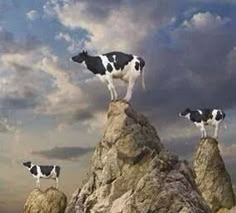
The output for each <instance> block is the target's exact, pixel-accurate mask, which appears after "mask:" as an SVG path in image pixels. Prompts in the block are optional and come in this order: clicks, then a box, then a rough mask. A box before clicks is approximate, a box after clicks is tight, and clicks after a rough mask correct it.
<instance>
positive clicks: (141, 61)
mask: <svg viewBox="0 0 236 213" xmlns="http://www.w3.org/2000/svg"><path fill="white" fill-rule="evenodd" d="M138 60H139V61H140V71H141V75H142V76H141V77H142V87H143V89H144V90H146V85H145V80H144V66H145V61H144V60H143V59H142V58H138Z"/></svg>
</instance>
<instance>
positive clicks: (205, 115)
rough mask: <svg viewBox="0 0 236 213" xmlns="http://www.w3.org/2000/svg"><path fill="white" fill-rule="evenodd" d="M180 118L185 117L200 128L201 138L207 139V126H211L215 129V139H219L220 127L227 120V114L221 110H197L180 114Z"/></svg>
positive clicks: (187, 110)
mask: <svg viewBox="0 0 236 213" xmlns="http://www.w3.org/2000/svg"><path fill="white" fill-rule="evenodd" d="M179 116H180V117H185V118H187V119H189V120H191V121H192V122H194V124H195V125H196V126H197V127H198V128H200V131H201V137H202V138H204V137H207V133H206V129H205V125H211V126H214V127H215V133H214V137H215V138H217V137H218V131H219V126H220V124H221V122H222V121H223V120H224V118H225V113H224V112H223V111H222V110H220V109H197V110H190V109H189V108H187V109H185V110H184V111H183V112H181V113H180V114H179Z"/></svg>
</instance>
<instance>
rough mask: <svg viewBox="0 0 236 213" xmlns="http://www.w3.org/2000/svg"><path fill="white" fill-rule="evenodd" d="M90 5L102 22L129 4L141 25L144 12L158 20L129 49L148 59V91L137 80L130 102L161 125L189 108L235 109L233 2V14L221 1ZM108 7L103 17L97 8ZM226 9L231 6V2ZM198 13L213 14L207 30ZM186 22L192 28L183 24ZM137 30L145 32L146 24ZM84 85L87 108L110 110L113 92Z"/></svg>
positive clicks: (93, 110)
mask: <svg viewBox="0 0 236 213" xmlns="http://www.w3.org/2000/svg"><path fill="white" fill-rule="evenodd" d="M87 4H88V7H87V10H88V12H92V10H93V9H92V8H96V11H97V13H96V12H94V16H96V18H98V19H99V18H100V19H101V20H102V19H103V18H104V17H105V16H108V15H109V13H110V12H111V11H112V10H119V9H120V6H121V5H126V6H127V7H130V8H131V6H132V10H131V13H133V14H134V16H133V17H134V19H136V22H137V23H138V22H139V18H140V14H142V16H145V17H147V20H151V21H152V22H153V23H155V24H156V28H155V29H153V30H152V31H150V32H149V34H148V36H147V37H146V38H145V39H144V40H143V41H142V42H140V43H139V44H138V45H137V48H136V49H133V50H130V52H134V53H136V54H138V55H140V56H142V57H143V58H144V59H145V61H146V66H145V81H146V86H147V91H145V92H143V91H142V90H141V89H140V84H139V82H138V83H137V85H136V89H135V92H134V96H133V99H132V103H133V104H134V106H135V107H137V110H140V111H143V112H144V113H145V114H146V115H148V116H149V117H151V118H152V119H153V120H155V121H158V124H159V126H160V127H161V128H165V127H166V126H168V125H169V124H170V123H172V122H178V121H179V117H178V113H179V112H180V111H182V110H183V109H185V108H186V107H190V108H199V107H200V108H202V107H213V108H223V109H224V110H227V109H231V108H234V107H235V105H236V93H234V92H232V91H235V89H236V84H235V80H236V72H235V70H236V63H235V60H236V53H235V52H236V51H233V49H234V47H235V46H236V17H235V16H234V15H233V14H234V13H233V11H235V13H236V6H233V5H230V11H231V13H230V14H227V13H224V11H223V10H220V5H222V4H220V5H218V7H217V4H216V2H214V4H213V3H212V4H211V2H208V3H204V2H201V1H185V0H182V1H178V3H176V2H175V1H137V2H136V3H135V5H134V4H132V3H131V1H117V2H115V1H109V2H108V3H107V4H106V5H105V6H104V5H103V4H100V3H96V2H94V1H93V2H92V1H88V3H87ZM204 7H205V9H203V8H204ZM104 8H106V12H105V15H104V14H102V12H101V13H100V12H99V11H103V9H104ZM147 8H155V9H153V10H148V9H147ZM206 8H207V9H206ZM224 8H229V5H227V2H226V3H225V5H224ZM209 11H210V12H209ZM218 13H219V14H218ZM197 14H200V15H203V16H204V15H206V16H207V18H209V20H208V21H209V23H208V24H209V25H208V26H207V27H206V28H204V26H203V28H201V27H202V26H201V25H200V26H194V24H195V23H194V22H193V23H191V21H192V19H193V16H194V15H197ZM171 19H173V20H172V22H170V20H171ZM185 21H186V22H188V23H189V24H190V26H188V27H186V26H183V23H184V22H185ZM194 21H196V20H194ZM147 24H149V23H147ZM191 24H192V25H193V26H191ZM124 26H125V23H124ZM111 30H112V28H111ZM137 30H142V26H141V25H140V28H139V29H137ZM92 33H93V32H92ZM127 36H130V35H127ZM134 41H135V38H134ZM98 52H99V50H98ZM80 86H81V88H82V89H83V91H86V92H87V93H88V94H89V96H90V99H89V101H90V102H91V105H90V106H89V107H88V109H87V110H88V112H96V111H104V110H106V108H107V102H108V101H109V94H108V92H107V90H106V88H105V86H104V85H102V84H100V82H96V83H94V84H87V85H85V86H83V85H80ZM98 87H99V90H98V89H97V88H98ZM124 88H125V87H124ZM94 91H96V92H94ZM122 92H124V90H122ZM120 94H121V93H120ZM122 96H123V95H122ZM122 96H121V97H122ZM89 119H90V118H89ZM75 120H76V117H75Z"/></svg>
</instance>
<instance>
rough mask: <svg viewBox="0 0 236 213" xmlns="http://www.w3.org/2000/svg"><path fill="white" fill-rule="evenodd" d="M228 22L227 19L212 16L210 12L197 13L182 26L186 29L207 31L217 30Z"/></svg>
mask: <svg viewBox="0 0 236 213" xmlns="http://www.w3.org/2000/svg"><path fill="white" fill-rule="evenodd" d="M229 21H230V19H229V18H224V17H221V16H219V15H214V14H212V13H210V12H204V13H203V12H199V13H196V14H194V15H193V17H192V18H191V19H190V20H185V21H184V22H183V24H182V25H183V27H186V28H188V29H193V30H200V31H209V30H213V29H217V28H218V27H220V26H222V25H224V24H226V23H227V22H229Z"/></svg>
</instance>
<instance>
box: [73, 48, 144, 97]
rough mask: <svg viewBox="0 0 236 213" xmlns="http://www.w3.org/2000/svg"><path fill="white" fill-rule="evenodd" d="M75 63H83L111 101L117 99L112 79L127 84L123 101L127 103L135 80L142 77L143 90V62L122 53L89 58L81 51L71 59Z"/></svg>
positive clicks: (140, 59)
mask: <svg viewBox="0 0 236 213" xmlns="http://www.w3.org/2000/svg"><path fill="white" fill-rule="evenodd" d="M71 60H72V61H74V62H77V63H84V64H85V66H86V67H87V68H88V69H89V70H90V71H91V72H92V73H94V74H95V75H96V76H98V77H99V78H100V80H101V81H102V82H103V83H106V84H107V87H108V89H109V91H110V94H111V100H116V99H117V98H118V95H117V92H116V89H115V86H114V83H113V79H114V78H119V79H121V80H123V81H124V82H126V83H128V88H127V93H126V96H125V98H124V99H125V100H126V101H129V100H130V99H131V97H132V94H133V89H134V85H135V82H136V80H137V78H138V77H139V76H140V75H142V86H143V89H145V84H144V74H143V68H144V65H145V61H144V60H143V59H142V58H140V57H138V56H134V55H131V54H126V53H122V52H109V53H106V54H103V55H98V56H90V55H88V53H87V52H85V51H83V52H81V53H79V54H78V55H76V56H74V57H72V58H71Z"/></svg>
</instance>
